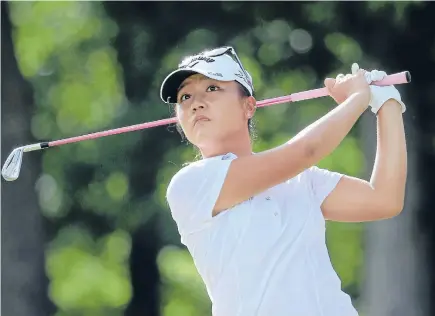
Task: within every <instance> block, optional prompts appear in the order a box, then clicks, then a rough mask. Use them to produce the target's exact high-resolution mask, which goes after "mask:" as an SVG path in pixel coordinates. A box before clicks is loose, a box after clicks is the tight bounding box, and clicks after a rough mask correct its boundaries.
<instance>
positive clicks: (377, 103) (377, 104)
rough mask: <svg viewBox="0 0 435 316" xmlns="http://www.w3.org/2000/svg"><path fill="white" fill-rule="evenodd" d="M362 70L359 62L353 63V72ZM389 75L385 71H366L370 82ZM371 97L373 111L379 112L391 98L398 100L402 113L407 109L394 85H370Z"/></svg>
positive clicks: (370, 103)
mask: <svg viewBox="0 0 435 316" xmlns="http://www.w3.org/2000/svg"><path fill="white" fill-rule="evenodd" d="M359 71H360V69H359V66H358V64H356V63H354V64H353V65H352V73H353V74H356V73H358V72H359ZM386 76H387V74H386V72H385V71H378V70H372V71H370V72H367V73H366V79H367V82H368V83H369V84H370V83H372V82H375V81H380V80H382V79H384V78H385V77H386ZM370 91H371V98H370V102H369V105H370V107H371V108H372V112H373V113H375V114H377V113H378V111H379V109H380V108H381V107H382V105H384V103H385V102H387V101H388V100H390V99H394V100H396V101H397V102H398V103H399V104H400V105H401V107H402V113H404V112H405V111H406V106H405V104H404V103H403V102H402V99H401V97H400V93H399V91H397V89H396V88H395V87H394V86H382V87H380V86H375V85H372V86H370Z"/></svg>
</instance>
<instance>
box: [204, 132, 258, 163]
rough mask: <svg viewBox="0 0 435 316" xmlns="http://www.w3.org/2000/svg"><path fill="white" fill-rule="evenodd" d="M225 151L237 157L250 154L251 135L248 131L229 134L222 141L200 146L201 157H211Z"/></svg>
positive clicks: (222, 153)
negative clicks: (208, 145)
mask: <svg viewBox="0 0 435 316" xmlns="http://www.w3.org/2000/svg"><path fill="white" fill-rule="evenodd" d="M227 153H233V154H235V155H236V156H237V157H243V156H249V155H252V145H251V137H250V136H249V132H248V131H244V132H243V133H239V134H238V135H231V137H228V138H226V139H225V140H224V141H222V142H219V143H214V144H213V146H210V147H203V148H201V155H202V158H211V157H216V156H220V155H225V154H227Z"/></svg>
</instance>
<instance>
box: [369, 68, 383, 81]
mask: <svg viewBox="0 0 435 316" xmlns="http://www.w3.org/2000/svg"><path fill="white" fill-rule="evenodd" d="M370 73H371V78H372V81H379V80H382V79H384V78H385V77H386V76H387V73H386V72H385V71H379V70H377V69H375V70H372V71H371V72H370Z"/></svg>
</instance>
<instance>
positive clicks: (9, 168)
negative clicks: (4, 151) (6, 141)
mask: <svg viewBox="0 0 435 316" xmlns="http://www.w3.org/2000/svg"><path fill="white" fill-rule="evenodd" d="M23 153H24V147H19V148H15V149H14V150H13V151H12V152H11V154H10V155H9V157H8V159H6V161H5V163H4V165H3V168H2V176H3V179H5V180H6V181H14V180H16V179H17V178H18V176H19V175H20V170H21V163H22V161H23Z"/></svg>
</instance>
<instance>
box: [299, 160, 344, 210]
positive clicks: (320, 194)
mask: <svg viewBox="0 0 435 316" xmlns="http://www.w3.org/2000/svg"><path fill="white" fill-rule="evenodd" d="M342 176H343V175H342V174H341V173H338V172H333V171H329V170H326V169H320V168H318V167H316V166H313V167H311V168H309V169H308V170H307V177H308V187H309V190H310V191H311V193H312V195H313V197H314V200H315V202H316V204H317V205H318V206H319V207H320V206H321V205H322V203H323V201H324V200H325V199H326V198H327V197H328V195H329V194H330V193H331V192H332V191H333V190H334V189H335V187H336V186H337V184H338V182H339V181H340V179H341V177H342Z"/></svg>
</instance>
